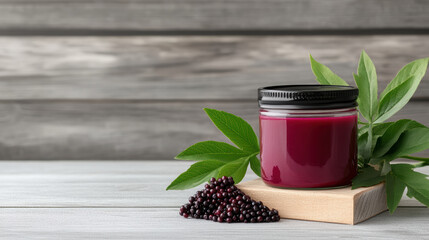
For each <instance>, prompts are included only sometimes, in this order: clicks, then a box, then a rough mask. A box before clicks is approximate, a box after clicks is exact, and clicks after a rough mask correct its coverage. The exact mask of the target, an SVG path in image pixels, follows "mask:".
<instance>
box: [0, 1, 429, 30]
mask: <svg viewBox="0 0 429 240" xmlns="http://www.w3.org/2000/svg"><path fill="white" fill-rule="evenodd" d="M0 4H1V8H0V30H3V31H7V30H17V29H22V30H56V29H71V30H74V29H79V30H100V29H101V30H112V29H116V30H141V31H148V30H168V31H171V30H241V29H245V30H248V29H253V30H313V29H328V30H329V29H391V28H407V29H427V28H428V21H429V16H428V14H427V13H428V11H429V4H428V3H427V2H426V1H418V0H411V1H401V0H394V1H389V0H378V1H373V0H347V1H343V0H324V1H318V0H266V1H254V0H233V1H205V0H174V1H173V0H170V1H151V0H125V1H121V0H111V1H76V0H75V1H67V0H50V1H44V0H2V1H0ZM30 19H31V20H30Z"/></svg>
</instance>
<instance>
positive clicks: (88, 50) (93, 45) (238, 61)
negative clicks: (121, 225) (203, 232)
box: [0, 8, 429, 101]
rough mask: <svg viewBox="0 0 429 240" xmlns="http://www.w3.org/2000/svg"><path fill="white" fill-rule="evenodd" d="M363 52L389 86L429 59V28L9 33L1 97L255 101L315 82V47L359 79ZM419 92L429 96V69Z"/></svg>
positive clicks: (2, 42) (1, 42)
mask: <svg viewBox="0 0 429 240" xmlns="http://www.w3.org/2000/svg"><path fill="white" fill-rule="evenodd" d="M0 9H1V8H0ZM0 11H1V10H0ZM0 18H1V14H0ZM0 22H1V21H0ZM362 49H365V50H366V51H367V52H368V54H369V55H370V56H371V57H372V58H373V60H374V63H375V65H376V67H377V73H378V81H379V85H380V86H379V91H380V92H381V91H382V90H383V89H384V87H385V86H386V85H387V83H388V82H389V81H390V80H391V79H392V78H393V77H394V76H395V74H396V72H397V71H399V69H400V68H401V67H402V66H404V65H405V64H407V63H408V62H410V61H413V60H415V59H417V58H423V57H428V56H429V35H407V36H397V35H396V36H395V35H393V36H391V35H381V36H276V37H273V36H271V37H270V36H260V37H219V36H212V37H184V36H175V37H0V52H1V53H2V56H1V58H0V66H1V67H0V69H1V71H0V99H1V100H11V99H17V100H20V99H28V100H30V99H54V100H56V99H97V100H100V99H109V100H111V99H121V100H130V99H131V100H136V99H139V100H142V99H144V100H167V99H168V100H172V101H175V100H178V99H186V100H195V99H196V100H201V99H210V100H222V101H225V100H229V99H235V100H243V99H246V100H255V99H256V98H257V93H256V89H257V88H258V87H263V86H267V85H279V84H315V83H316V81H315V77H314V75H313V73H312V72H311V68H310V62H309V53H311V54H312V55H313V56H314V57H315V58H316V59H317V60H319V61H320V62H322V63H324V64H326V65H328V66H329V67H330V68H331V69H332V70H333V71H335V72H336V73H338V74H339V75H340V76H341V77H342V78H344V79H345V80H346V81H347V82H348V83H350V84H352V85H355V84H354V80H353V76H352V73H353V72H356V69H357V63H358V60H359V56H360V52H361V51H362ZM415 96H416V97H419V98H424V99H428V98H429V74H426V76H425V78H424V79H423V81H422V82H421V84H420V86H419V89H418V90H417V92H416V94H415Z"/></svg>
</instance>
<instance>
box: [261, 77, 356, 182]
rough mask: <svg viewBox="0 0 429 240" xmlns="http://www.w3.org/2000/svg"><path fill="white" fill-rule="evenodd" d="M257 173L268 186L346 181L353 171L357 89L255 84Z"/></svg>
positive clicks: (354, 171) (354, 167) (349, 180)
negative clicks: (259, 159) (256, 90)
mask: <svg viewBox="0 0 429 240" xmlns="http://www.w3.org/2000/svg"><path fill="white" fill-rule="evenodd" d="M258 95H259V97H258V99H259V106H260V111H259V113H260V114H259V130H260V135H259V136H260V145H261V153H260V154H261V175H262V179H263V180H264V182H265V183H266V184H268V185H270V186H275V187H284V188H332V187H341V186H347V185H349V184H350V183H351V180H352V179H353V177H355V176H356V174H357V114H358V112H357V109H356V107H357V104H356V99H357V97H358V89H357V88H354V87H350V86H333V85H284V86H270V87H264V88H260V89H259V90H258Z"/></svg>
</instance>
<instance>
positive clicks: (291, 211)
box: [237, 179, 387, 225]
mask: <svg viewBox="0 0 429 240" xmlns="http://www.w3.org/2000/svg"><path fill="white" fill-rule="evenodd" d="M237 186H238V187H239V188H240V189H241V190H242V191H243V192H244V193H245V194H247V195H249V196H250V197H251V198H253V199H254V200H256V201H262V202H263V203H264V204H265V205H266V206H268V207H269V208H275V209H277V210H278V211H279V214H280V217H281V218H291V219H300V220H309V221H320V222H332V223H344V224H352V225H354V224H357V223H360V222H363V221H365V220H367V219H368V218H371V217H373V216H375V215H377V214H379V213H381V212H384V211H385V210H387V204H386V191H385V187H384V183H381V184H378V185H375V186H372V187H367V188H358V189H354V190H351V187H346V188H339V189H328V190H292V189H280V188H273V187H270V186H267V185H266V184H265V183H264V182H263V181H262V179H256V180H252V181H248V182H243V183H240V184H238V185H237Z"/></svg>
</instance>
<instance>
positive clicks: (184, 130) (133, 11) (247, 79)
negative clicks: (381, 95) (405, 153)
mask: <svg viewBox="0 0 429 240" xmlns="http://www.w3.org/2000/svg"><path fill="white" fill-rule="evenodd" d="M362 49H365V50H366V51H367V52H368V53H369V55H370V56H371V57H372V58H373V60H374V62H375V65H376V67H377V70H378V74H379V81H380V88H379V89H380V90H382V89H383V88H384V86H386V84H387V83H388V81H389V80H390V79H392V78H393V77H394V75H395V74H396V72H397V71H398V70H399V69H400V68H401V67H402V66H403V65H405V64H406V63H408V62H410V61H412V60H414V59H417V58H422V57H428V56H429V2H427V1H418V0H414V1H401V0H390V1H388V0H378V1H376V0H267V1H253V0H229V1H206V0H192V1H191V0H166V1H149V0H110V1H80V0H75V1H66V0H50V1H42V0H13V1H12V0H0V124H1V128H0V159H3V160H6V159H9V160H17V159H36V160H54V159H76V160H87V159H172V158H173V157H174V156H175V155H176V154H177V153H178V152H180V151H181V150H183V149H184V148H186V147H187V146H189V145H190V144H192V143H195V142H198V141H202V140H220V141H226V139H225V138H224V137H223V136H222V135H221V134H220V133H219V132H218V131H217V130H216V128H215V127H214V126H212V124H211V123H210V121H209V120H208V118H207V117H206V116H205V115H204V112H203V111H202V108H203V107H211V108H217V109H221V110H225V111H229V112H232V113H234V114H238V115H240V116H242V117H243V118H245V119H246V120H248V121H249V122H250V123H251V124H252V125H253V126H254V128H255V129H257V115H258V113H257V109H258V108H257V102H256V96H257V94H256V89H257V88H258V87H261V86H265V85H274V84H293V83H315V80H314V77H313V75H312V73H311V70H310V65H309V60H308V55H309V53H311V54H312V55H313V56H314V57H315V58H316V59H318V60H320V61H321V62H323V63H325V64H327V65H328V66H329V67H331V68H332V69H333V70H334V71H335V72H337V73H338V74H339V75H340V76H342V77H343V78H344V79H346V80H347V81H348V82H350V83H352V82H353V80H352V72H354V71H355V69H356V67H357V62H358V58H359V54H360V51H361V50H362ZM428 104H429V74H428V75H427V76H426V77H425V78H424V80H423V81H422V83H421V85H420V88H419V89H418V90H417V92H416V95H415V97H414V98H413V99H412V101H411V102H410V103H409V104H408V105H407V106H406V107H405V108H404V109H403V111H401V112H400V113H399V114H398V115H397V116H395V118H394V119H398V118H412V119H415V120H418V121H420V122H422V123H423V124H426V125H429V107H428V106H429V105H428ZM428 154H429V152H425V153H421V154H420V155H421V156H428Z"/></svg>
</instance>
